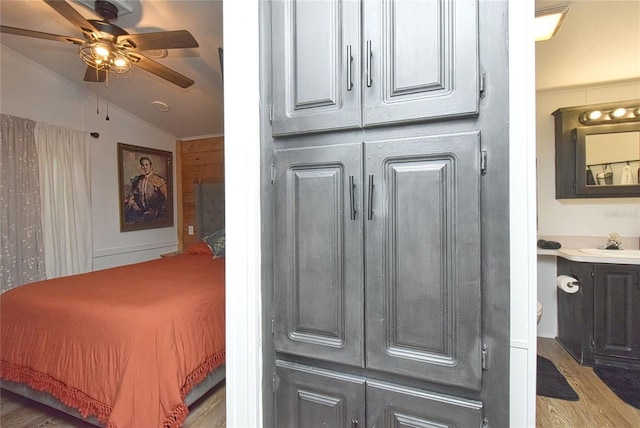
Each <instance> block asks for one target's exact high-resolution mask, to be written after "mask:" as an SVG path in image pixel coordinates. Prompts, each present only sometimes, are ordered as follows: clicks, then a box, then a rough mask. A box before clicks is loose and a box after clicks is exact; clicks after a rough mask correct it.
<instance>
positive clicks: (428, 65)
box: [362, 0, 480, 126]
mask: <svg viewBox="0 0 640 428" xmlns="http://www.w3.org/2000/svg"><path fill="white" fill-rule="evenodd" d="M363 16H364V19H363V22H364V36H363V59H362V67H363V70H364V76H363V79H364V85H363V94H364V112H363V117H364V126H367V125H376V124H383V123H394V122H406V121H416V120H429V119H437V118H443V117H455V116H474V115H477V114H478V100H479V96H480V93H479V69H478V4H477V0H455V1H454V0H432V1H423V0H377V1H365V2H364V3H363Z"/></svg>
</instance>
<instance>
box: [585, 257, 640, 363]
mask: <svg viewBox="0 0 640 428" xmlns="http://www.w3.org/2000/svg"><path fill="white" fill-rule="evenodd" d="M639 307H640V267H638V266H632V265H613V264H597V265H595V281H594V308H595V310H594V342H595V346H594V353H595V354H599V355H604V356H615V357H622V358H633V359H640V310H639V309H638V308H639Z"/></svg>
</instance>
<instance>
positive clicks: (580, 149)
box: [575, 123, 640, 197]
mask: <svg viewBox="0 0 640 428" xmlns="http://www.w3.org/2000/svg"><path fill="white" fill-rule="evenodd" d="M634 131H637V132H638V133H639V134H640V123H620V124H615V125H594V126H588V127H587V126H583V127H580V128H576V129H575V132H576V134H577V135H576V139H575V142H576V177H575V179H576V194H578V195H588V196H599V195H604V197H622V196H625V197H628V196H630V197H633V196H635V197H640V184H632V185H612V186H587V175H586V174H585V169H584V168H585V167H586V165H587V141H586V140H587V136H589V135H598V134H617V133H620V132H634ZM638 157H640V153H638ZM581 167H582V168H581Z"/></svg>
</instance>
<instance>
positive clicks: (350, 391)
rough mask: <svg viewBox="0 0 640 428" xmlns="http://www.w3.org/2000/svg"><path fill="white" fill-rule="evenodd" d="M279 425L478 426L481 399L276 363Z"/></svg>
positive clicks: (336, 427)
mask: <svg viewBox="0 0 640 428" xmlns="http://www.w3.org/2000/svg"><path fill="white" fill-rule="evenodd" d="M276 366H277V368H276V372H277V374H278V381H277V382H278V386H277V391H276V412H275V413H276V426H277V427H282V428H286V427H291V428H298V427H305V428H313V427H332V428H339V427H344V428H356V427H360V426H363V427H380V428H383V427H389V428H390V427H397V426H409V427H442V428H444V427H452V428H453V427H478V428H479V427H481V426H483V418H482V403H480V402H478V401H474V400H469V399H464V398H459V397H454V396H450V395H444V394H436V393H432V392H428V391H425V390H421V389H416V388H410V387H406V386H403V385H398V384H394V383H390V382H381V381H376V380H373V379H367V378H365V377H362V376H357V375H351V374H344V373H339V372H335V371H331V370H325V369H318V368H314V367H309V366H305V365H301V364H296V363H290V362H287V361H277V362H276Z"/></svg>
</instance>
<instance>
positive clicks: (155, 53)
mask: <svg viewBox="0 0 640 428" xmlns="http://www.w3.org/2000/svg"><path fill="white" fill-rule="evenodd" d="M144 54H145V55H146V56H150V57H151V58H166V57H167V55H169V51H168V50H166V49H150V50H148V51H144Z"/></svg>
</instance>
